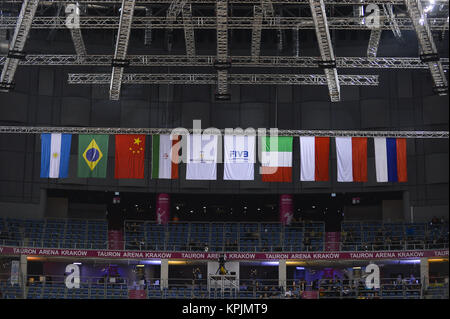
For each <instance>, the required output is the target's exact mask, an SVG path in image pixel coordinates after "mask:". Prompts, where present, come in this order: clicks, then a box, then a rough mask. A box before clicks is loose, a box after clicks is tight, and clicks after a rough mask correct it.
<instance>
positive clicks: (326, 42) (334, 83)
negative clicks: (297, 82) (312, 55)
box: [309, 0, 341, 102]
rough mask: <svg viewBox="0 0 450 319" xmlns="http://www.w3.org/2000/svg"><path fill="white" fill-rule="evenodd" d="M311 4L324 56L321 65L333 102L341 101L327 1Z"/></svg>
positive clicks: (314, 0) (315, 1)
mask: <svg viewBox="0 0 450 319" xmlns="http://www.w3.org/2000/svg"><path fill="white" fill-rule="evenodd" d="M309 5H310V8H311V13H312V16H313V20H314V25H315V26H316V37H317V42H318V44H319V49H320V55H321V57H322V61H320V62H319V66H320V67H321V68H323V69H324V72H325V76H326V78H327V83H328V92H329V94H330V99H331V102H339V101H340V100H341V88H340V85H339V78H338V74H337V68H336V59H335V57H334V51H333V44H332V43H331V37H330V30H329V29H328V20H327V15H326V12H325V3H324V2H323V0H309Z"/></svg>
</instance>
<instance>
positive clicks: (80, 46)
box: [66, 5, 87, 56]
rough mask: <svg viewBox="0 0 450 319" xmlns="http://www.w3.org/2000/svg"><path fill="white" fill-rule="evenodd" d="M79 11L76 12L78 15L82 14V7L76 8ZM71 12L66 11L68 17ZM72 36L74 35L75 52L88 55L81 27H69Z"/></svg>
mask: <svg viewBox="0 0 450 319" xmlns="http://www.w3.org/2000/svg"><path fill="white" fill-rule="evenodd" d="M76 10H77V12H74V13H75V14H77V15H78V16H79V15H80V9H79V8H78V5H77V8H76ZM68 14H70V13H69V12H67V11H66V17H67V15H68ZM69 30H70V36H71V37H72V41H73V45H74V47H75V52H76V53H77V55H80V56H84V55H87V51H86V46H85V45H84V40H83V35H82V34H81V29H80V28H77V27H72V28H69Z"/></svg>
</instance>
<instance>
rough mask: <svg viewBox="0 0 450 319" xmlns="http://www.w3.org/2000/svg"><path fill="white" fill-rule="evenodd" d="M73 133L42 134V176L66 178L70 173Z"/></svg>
mask: <svg viewBox="0 0 450 319" xmlns="http://www.w3.org/2000/svg"><path fill="white" fill-rule="evenodd" d="M71 141H72V134H60V133H55V134H54V133H52V134H49V133H46V134H41V178H66V177H67V176H68V175H69V159H70V144H71Z"/></svg>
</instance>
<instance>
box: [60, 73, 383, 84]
mask: <svg viewBox="0 0 450 319" xmlns="http://www.w3.org/2000/svg"><path fill="white" fill-rule="evenodd" d="M227 76H228V82H227V83H229V84H236V85H242V84H249V85H250V84H253V85H268V84H270V85H328V81H327V78H326V77H325V76H324V75H319V74H227ZM110 81H111V76H110V74H107V73H92V74H91V73H69V78H68V82H69V84H108V83H109V82H110ZM217 81H218V75H216V74H214V73H211V74H197V73H196V74H189V73H188V74H173V73H170V74H163V73H156V74H147V73H126V74H124V75H123V78H122V82H123V83H126V84H190V85H195V84H199V85H200V84H215V83H217ZM339 81H340V82H341V85H353V86H354V85H358V86H377V85H378V84H379V82H378V75H339Z"/></svg>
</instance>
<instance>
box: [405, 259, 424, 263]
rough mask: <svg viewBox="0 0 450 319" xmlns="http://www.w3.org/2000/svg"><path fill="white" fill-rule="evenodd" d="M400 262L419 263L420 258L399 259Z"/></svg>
mask: <svg viewBox="0 0 450 319" xmlns="http://www.w3.org/2000/svg"><path fill="white" fill-rule="evenodd" d="M400 264H420V259H410V260H400Z"/></svg>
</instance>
